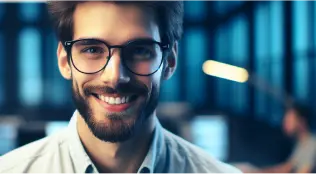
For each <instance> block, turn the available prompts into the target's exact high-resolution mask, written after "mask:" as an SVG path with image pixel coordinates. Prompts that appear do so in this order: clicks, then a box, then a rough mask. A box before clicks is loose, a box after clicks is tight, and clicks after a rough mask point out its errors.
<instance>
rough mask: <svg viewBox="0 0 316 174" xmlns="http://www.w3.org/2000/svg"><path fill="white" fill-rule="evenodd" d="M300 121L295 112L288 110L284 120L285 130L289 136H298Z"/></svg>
mask: <svg viewBox="0 0 316 174" xmlns="http://www.w3.org/2000/svg"><path fill="white" fill-rule="evenodd" d="M299 121H300V120H299V119H298V117H297V115H296V112H295V111H294V110H288V111H287V112H286V113H285V116H284V119H283V129H284V131H285V133H286V134H287V135H288V136H291V137H294V136H295V135H296V134H297V131H298V126H299Z"/></svg>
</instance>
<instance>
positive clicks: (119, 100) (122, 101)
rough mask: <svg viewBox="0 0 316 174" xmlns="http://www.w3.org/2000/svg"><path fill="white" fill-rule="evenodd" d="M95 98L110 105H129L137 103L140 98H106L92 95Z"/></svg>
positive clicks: (128, 96)
mask: <svg viewBox="0 0 316 174" xmlns="http://www.w3.org/2000/svg"><path fill="white" fill-rule="evenodd" d="M92 95H93V96H94V97H95V98H97V99H99V100H101V101H103V102H104V103H106V104H108V105H122V104H128V103H132V102H133V101H135V100H136V99H137V98H138V96H137V95H127V96H116V97H115V96H113V97H112V96H106V95H101V94H95V93H93V94H92Z"/></svg>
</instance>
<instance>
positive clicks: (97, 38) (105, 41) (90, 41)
mask: <svg viewBox="0 0 316 174" xmlns="http://www.w3.org/2000/svg"><path fill="white" fill-rule="evenodd" d="M80 39H92V40H98V41H102V42H104V43H106V44H107V45H111V44H109V42H108V41H107V40H105V39H103V38H99V37H80V38H78V39H77V40H80ZM138 39H151V40H154V41H155V39H153V38H152V37H135V38H131V39H129V40H127V41H126V42H124V43H122V44H120V45H125V44H127V43H128V42H130V41H133V40H138ZM92 40H89V41H88V42H87V45H90V44H96V42H93V41H92ZM82 45H85V44H82Z"/></svg>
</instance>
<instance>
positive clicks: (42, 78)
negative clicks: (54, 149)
mask: <svg viewBox="0 0 316 174" xmlns="http://www.w3.org/2000/svg"><path fill="white" fill-rule="evenodd" d="M184 4H185V17H184V35H183V38H182V40H181V42H180V44H179V45H180V48H179V59H178V67H177V70H176V73H175V75H174V76H173V77H172V78H171V79H170V80H169V81H166V82H165V83H164V85H163V89H162V92H161V100H160V101H161V102H160V104H159V107H158V117H159V119H160V120H161V122H162V124H163V126H164V127H166V128H167V129H169V130H170V131H172V132H174V133H175V134H177V135H179V136H181V137H183V138H185V139H187V140H189V141H191V142H192V143H194V144H197V145H198V146H200V147H202V148H204V149H205V150H206V151H207V152H208V153H210V154H212V155H214V156H215V157H217V158H219V159H221V160H223V161H226V162H230V163H238V162H250V163H252V164H255V165H257V166H266V165H270V164H275V163H278V162H281V161H284V160H285V159H287V157H288V156H289V154H290V153H291V151H292V149H293V141H292V140H291V139H289V138H288V137H287V136H286V135H285V134H284V133H283V131H282V118H283V115H284V109H285V104H286V102H287V101H289V100H292V99H295V100H301V101H305V102H306V103H308V104H309V105H310V106H314V105H315V104H316V103H315V102H316V97H315V96H316V92H315V90H314V87H315V85H316V81H315V80H314V79H313V77H314V76H313V74H315V71H316V62H315V60H316V59H315V51H314V50H315V48H316V45H315V40H314V39H315V38H316V23H315V20H314V18H315V17H316V2H314V1H299V2H297V1H285V2H283V1H271V2H270V1H265V2H259V1H185V2H184ZM56 48H57V39H56V37H55V33H54V31H53V29H52V26H51V24H50V21H49V17H48V14H47V12H46V6H45V4H44V3H0V155H2V154H4V153H6V152H8V151H10V150H12V149H15V148H17V147H20V146H21V145H24V144H27V143H29V142H31V141H34V140H37V139H39V138H42V137H45V136H47V135H50V134H51V133H53V132H54V131H56V130H59V129H60V128H61V127H65V126H67V123H68V121H69V119H70V117H71V116H72V114H73V111H74V109H75V108H74V106H73V104H72V98H71V92H70V83H69V82H68V81H66V80H64V79H63V78H62V77H61V75H60V73H59V71H58V67H57V58H56ZM210 60H212V61H210ZM217 62H221V63H224V64H218V63H217ZM227 64H228V65H227ZM229 65H231V66H229ZM216 67H217V70H216ZM218 67H220V68H218ZM214 69H215V70H216V71H213V70H214Z"/></svg>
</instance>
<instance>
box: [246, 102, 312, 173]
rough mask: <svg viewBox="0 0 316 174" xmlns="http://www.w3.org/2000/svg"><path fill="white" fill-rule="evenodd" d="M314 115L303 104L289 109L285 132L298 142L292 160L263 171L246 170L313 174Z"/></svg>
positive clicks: (262, 171)
mask: <svg viewBox="0 0 316 174" xmlns="http://www.w3.org/2000/svg"><path fill="white" fill-rule="evenodd" d="M312 116H313V115H312V113H311V111H310V109H309V108H308V107H307V106H306V105H304V104H301V103H294V104H293V105H292V106H291V107H289V108H288V109H287V111H286V113H285V116H284V119H283V130H284V131H285V133H286V134H287V135H288V136H290V137H292V138H294V139H295V140H296V147H295V149H294V152H293V153H292V155H291V156H290V158H289V159H288V160H287V161H285V162H283V163H281V164H278V165H275V166H272V167H267V168H263V169H254V168H253V169H251V168H250V169H246V170H243V171H244V172H249V173H254V172H258V173H311V172H313V171H314V170H315V164H316V138H315V136H314V135H313V134H312V130H311V129H312V125H313V119H312Z"/></svg>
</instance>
